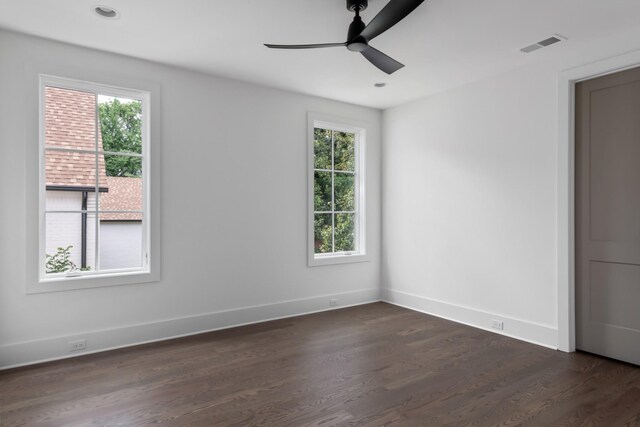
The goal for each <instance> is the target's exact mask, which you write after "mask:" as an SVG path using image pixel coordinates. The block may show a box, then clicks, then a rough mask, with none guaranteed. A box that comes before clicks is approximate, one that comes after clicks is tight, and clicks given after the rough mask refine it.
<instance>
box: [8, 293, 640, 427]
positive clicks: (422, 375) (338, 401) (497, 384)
mask: <svg viewBox="0 0 640 427" xmlns="http://www.w3.org/2000/svg"><path fill="white" fill-rule="evenodd" d="M156 424H162V425H167V426H225V427H226V426H243V427H244V426H446V425H451V426H456V427H458V426H519V425H531V426H545V427H546V426H553V425H558V426H560V425H561V426H598V425H605V426H608V427H610V426H616V425H629V426H633V425H640V367H637V366H633V365H629V364H625V363H621V362H616V361H613V360H610V359H606V358H601V357H598V356H594V355H591V354H586V353H574V354H566V353H561V352H557V351H553V350H550V349H546V348H543V347H539V346H535V345H532V344H528V343H524V342H522V341H517V340H514V339H511V338H507V337H504V336H500V335H497V334H493V333H490V332H487V331H482V330H478V329H475V328H471V327H468V326H464V325H460V324H457V323H454V322H450V321H447V320H443V319H440V318H436V317H433V316H428V315H425V314H422V313H417V312H413V311H410V310H407V309H404V308H400V307H396V306H392V305H389V304H385V303H375V304H368V305H365V306H358V307H351V308H346V309H342V310H336V311H330V312H323V313H317V314H312V315H307V316H300V317H296V318H290V319H282V320H277V321H272V322H266V323H262V324H256V325H249V326H244V327H239V328H233V329H228V330H224V331H218V332H212V333H207V334H201V335H197V336H192V337H186V338H180V339H175V340H170V341H165V342H160V343H153V344H146V345H141V346H137V347H131V348H126V349H119V350H114V351H110V352H104V353H100V354H94V355H89V356H83V357H78V358H74V359H67V360H61V361H57V362H50V363H45V364H41V365H36V366H31V367H25V368H17V369H13V370H8V371H4V372H0V426H2V427H5V426H6V427H13V426H37V427H40V426H55V427H59V426H100V427H104V426H146V425H156Z"/></svg>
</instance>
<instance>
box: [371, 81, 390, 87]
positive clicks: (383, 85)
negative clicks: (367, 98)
mask: <svg viewBox="0 0 640 427" xmlns="http://www.w3.org/2000/svg"><path fill="white" fill-rule="evenodd" d="M386 85H387V84H386V83H382V82H381V83H375V84H374V86H375V87H385V86H386Z"/></svg>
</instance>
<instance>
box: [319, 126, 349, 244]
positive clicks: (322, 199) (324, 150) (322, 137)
mask: <svg viewBox="0 0 640 427" xmlns="http://www.w3.org/2000/svg"><path fill="white" fill-rule="evenodd" d="M314 168H315V169H316V170H315V172H314V194H313V198H314V211H315V212H336V211H337V212H345V211H346V212H353V211H354V210H355V176H354V174H353V172H355V135H354V134H352V133H345V132H335V131H331V130H328V129H318V128H316V129H314ZM318 169H321V170H318ZM334 204H335V206H333V205H334ZM314 235H315V239H314V240H315V252H316V253H328V252H334V250H335V252H342V251H353V250H355V214H352V213H316V214H315V216H314ZM334 239H335V242H334ZM334 243H335V248H334Z"/></svg>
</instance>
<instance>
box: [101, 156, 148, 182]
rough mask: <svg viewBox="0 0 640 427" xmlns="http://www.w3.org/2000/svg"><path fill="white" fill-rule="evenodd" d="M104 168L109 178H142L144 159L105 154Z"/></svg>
mask: <svg viewBox="0 0 640 427" xmlns="http://www.w3.org/2000/svg"><path fill="white" fill-rule="evenodd" d="M103 157H104V167H105V171H106V175H107V177H109V176H124V177H137V178H142V158H141V157H131V156H117V155H109V154H105V155H104V156H103Z"/></svg>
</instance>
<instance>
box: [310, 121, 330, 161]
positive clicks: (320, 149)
mask: <svg viewBox="0 0 640 427" xmlns="http://www.w3.org/2000/svg"><path fill="white" fill-rule="evenodd" d="M313 164H314V166H313V167H314V168H315V169H331V130H329V129H319V128H314V129H313Z"/></svg>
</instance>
